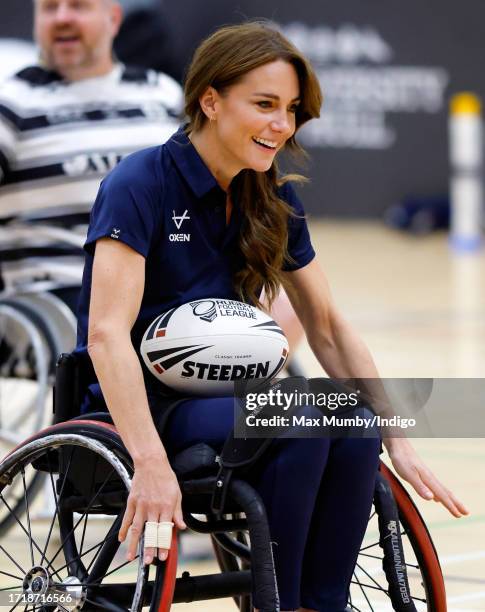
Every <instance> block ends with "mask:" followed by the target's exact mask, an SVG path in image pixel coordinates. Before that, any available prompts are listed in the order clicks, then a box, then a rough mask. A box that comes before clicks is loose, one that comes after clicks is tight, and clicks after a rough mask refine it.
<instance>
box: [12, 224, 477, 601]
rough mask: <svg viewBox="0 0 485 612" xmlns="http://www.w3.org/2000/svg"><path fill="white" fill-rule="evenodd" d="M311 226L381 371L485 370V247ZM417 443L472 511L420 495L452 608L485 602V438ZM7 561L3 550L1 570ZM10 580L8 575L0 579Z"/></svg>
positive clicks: (463, 373) (313, 371) (189, 542)
mask: <svg viewBox="0 0 485 612" xmlns="http://www.w3.org/2000/svg"><path fill="white" fill-rule="evenodd" d="M310 225H311V232H312V238H313V243H314V245H315V246H316V249H317V252H318V257H319V261H320V262H321V264H322V266H323V268H324V270H325V272H326V274H327V276H328V279H329V282H330V286H331V289H332V293H333V295H334V299H335V301H336V303H337V304H338V306H339V308H340V310H341V312H342V313H343V314H344V315H345V316H346V318H347V319H348V320H349V321H350V322H351V323H352V324H353V326H354V327H355V329H356V330H357V331H358V332H359V333H360V335H361V336H362V337H363V339H364V340H365V342H366V343H367V345H368V346H369V348H370V350H371V352H372V354H373V356H374V359H375V361H376V363H377V366H378V369H379V372H380V374H381V375H382V376H383V377H395V378H402V377H435V378H437V377H441V378H446V377H449V378H468V377H470V378H473V377H476V378H478V377H480V376H483V364H484V363H485V317H484V312H485V254H480V255H473V256H471V255H461V256H458V255H456V254H452V253H451V252H450V250H449V248H448V244H447V237H446V235H445V234H440V233H437V234H433V235H431V236H429V237H425V238H416V237H412V236H408V235H405V234H400V233H396V232H393V231H390V230H388V229H386V228H384V227H383V226H382V225H380V224H378V223H375V222H368V223H367V222H365V223H364V222H333V221H313V220H310ZM298 357H299V359H300V360H301V363H302V364H303V365H304V367H305V370H306V372H307V374H308V376H319V375H321V370H320V368H319V365H318V363H317V362H316V360H315V358H314V357H313V356H312V354H311V352H310V351H309V349H308V347H307V346H305V345H304V346H302V347H300V348H299V349H298ZM457 409H459V407H457ZM413 443H414V445H415V447H416V448H417V449H418V450H419V452H420V454H421V457H422V458H423V459H424V460H425V462H426V463H427V465H428V466H429V467H430V468H431V469H432V470H433V471H434V472H435V474H436V475H437V476H438V477H439V478H440V479H441V480H442V481H443V482H444V483H445V484H446V486H447V487H448V488H450V489H451V490H453V491H454V492H455V494H456V495H457V496H458V497H459V498H460V499H461V500H462V501H463V502H464V503H465V504H466V505H467V507H468V508H469V510H470V512H471V515H470V516H469V517H466V518H462V519H459V520H457V519H454V518H453V517H452V516H451V515H450V514H448V512H447V511H446V510H445V509H444V508H442V507H441V506H439V505H437V504H435V503H432V502H431V503H430V502H425V501H423V500H420V499H419V498H418V497H417V495H415V494H414V495H413V498H414V499H415V501H416V502H417V505H418V507H419V509H420V511H421V512H422V514H423V516H424V518H425V520H426V523H427V525H428V528H429V530H430V532H431V535H432V537H433V539H434V542H435V545H436V548H437V550H438V553H439V557H440V560H441V564H442V567H443V572H444V575H445V582H446V587H447V595H448V602H449V610H450V612H460V611H465V610H466V611H472V610H485V493H484V490H485V487H484V488H482V487H483V486H484V482H485V443H484V440H483V439H456V438H454V439H453V438H451V439H415V440H413ZM46 525H48V523H46V522H45V521H39V523H38V525H37V526H34V529H35V530H39V532H42V530H45V529H47V527H46ZM20 537H21V536H20V534H19V533H18V530H14V531H12V532H11V534H10V535H9V537H8V540H7V543H8V544H9V549H10V550H13V551H17V550H18V554H19V557H18V560H19V562H20V563H21V561H22V555H25V556H27V550H25V553H24V552H21V551H23V550H24V548H23V547H18V546H17V542H18V541H19V540H18V538H20ZM200 547H202V548H203V549H206V548H207V544H206V542H205V536H204V537H202V536H198V535H197V536H195V535H190V536H189V537H188V538H187V539H186V543H185V545H184V552H185V553H187V554H190V553H191V552H194V551H195V550H196V549H199V548H200ZM191 549H192V551H191ZM6 561H7V560H6V559H5V557H4V556H0V571H1V570H2V569H4V566H5V567H6ZM27 563H28V561H27ZM185 569H189V570H190V571H191V573H194V574H196V573H206V572H208V571H209V572H210V571H216V567H215V564H213V563H211V562H208V561H200V562H196V561H191V562H190V563H187V562H184V563H182V564H181V566H180V572H182V571H183V570H185ZM6 580H7V579H6V578H5V577H1V576H0V588H1V587H2V586H6V584H7V583H6V582H5V581H6ZM19 609H20V608H19ZM175 609H180V610H181V612H182V611H183V610H187V611H189V610H190V611H192V610H193V611H196V610H198V611H200V612H209V611H210V612H218V611H222V610H231V609H235V607H234V604H233V603H232V601H231V600H219V601H213V602H200V603H193V604H179V605H177V606H175ZM375 609H376V610H383V611H384V610H388V609H389V607H388V606H387V607H382V608H378V607H376V608H375Z"/></svg>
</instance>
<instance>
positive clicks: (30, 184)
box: [0, 64, 182, 217]
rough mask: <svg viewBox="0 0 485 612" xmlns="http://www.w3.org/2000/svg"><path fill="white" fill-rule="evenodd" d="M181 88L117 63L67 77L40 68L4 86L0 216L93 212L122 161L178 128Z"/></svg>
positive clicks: (0, 117) (28, 70)
mask: <svg viewBox="0 0 485 612" xmlns="http://www.w3.org/2000/svg"><path fill="white" fill-rule="evenodd" d="M181 108H182V90H181V88H180V86H179V85H178V83H176V82H175V81H174V80H173V79H171V78H170V77H168V76H166V75H164V74H159V73H156V72H154V71H151V70H144V69H132V68H126V67H124V66H123V65H120V64H118V65H116V66H115V67H114V68H113V70H112V71H111V72H110V73H109V74H106V75H103V76H101V77H95V78H90V79H83V80H80V81H75V82H66V81H63V80H62V78H61V77H59V76H58V75H57V74H55V73H53V72H50V71H48V70H45V69H44V68H41V67H40V66H33V67H30V68H25V69H24V70H22V71H20V72H19V73H18V74H16V75H15V76H14V77H11V78H10V79H8V80H7V81H5V82H4V83H3V84H2V86H1V87H0V217H9V216H15V215H17V214H22V213H30V212H35V211H39V210H40V209H41V210H42V211H43V212H46V213H49V212H50V211H51V212H52V213H55V210H56V209H59V207H62V208H63V209H66V208H67V209H71V210H73V211H74V210H76V211H77V210H80V211H86V210H89V209H90V207H91V205H92V203H93V202H94V199H95V196H96V193H97V190H98V187H99V183H100V181H101V179H102V178H103V176H104V175H105V174H106V173H107V172H108V171H109V170H111V169H112V168H113V167H114V166H115V165H116V164H117V163H118V162H119V160H120V159H121V158H122V157H124V156H126V155H128V154H129V153H132V152H133V151H136V150H138V149H142V148H144V147H149V146H152V145H157V144H161V143H163V142H165V141H166V140H167V139H168V138H169V137H170V136H171V134H172V133H173V132H174V131H175V130H176V129H177V126H178V123H179V121H178V117H179V114H180V111H181Z"/></svg>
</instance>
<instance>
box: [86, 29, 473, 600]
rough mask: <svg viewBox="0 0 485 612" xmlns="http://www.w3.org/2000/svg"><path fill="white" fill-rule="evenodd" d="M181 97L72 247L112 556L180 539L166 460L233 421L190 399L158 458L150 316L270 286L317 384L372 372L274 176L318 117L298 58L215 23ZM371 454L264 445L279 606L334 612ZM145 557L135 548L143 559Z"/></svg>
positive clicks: (428, 493) (393, 443) (457, 506)
mask: <svg viewBox="0 0 485 612" xmlns="http://www.w3.org/2000/svg"><path fill="white" fill-rule="evenodd" d="M185 97H186V107H185V110H186V114H187V117H188V119H189V123H188V125H187V126H185V128H183V129H181V130H179V131H178V132H177V133H176V134H175V135H174V136H173V137H172V138H171V139H170V140H169V141H168V142H167V143H166V144H165V145H163V146H160V147H154V148H151V149H146V150H144V151H141V152H139V153H135V154H133V155H131V156H130V157H128V158H126V159H125V160H124V161H122V162H121V163H120V164H119V165H118V167H117V168H116V169H115V170H113V171H112V172H111V174H110V175H109V176H108V177H107V178H106V179H105V180H104V181H103V184H102V186H101V188H100V191H99V194H98V197H97V200H96V203H95V205H94V207H93V211H92V218H91V225H90V229H89V233H88V238H87V242H86V251H87V254H88V255H87V262H86V268H85V274H84V281H83V289H82V298H81V309H80V317H79V329H80V336H79V345H78V349H79V351H80V352H81V353H82V352H83V351H84V352H85V351H86V350H87V351H88V352H89V357H90V358H91V360H92V362H93V365H94V368H95V371H96V374H97V377H98V380H99V382H100V385H101V389H102V394H103V396H104V399H105V400H106V403H107V405H108V407H109V410H110V412H111V414H112V416H113V419H114V422H115V424H116V426H117V428H118V431H119V433H120V435H121V437H122V439H123V441H124V443H125V445H126V447H127V448H128V450H129V452H130V453H131V455H132V457H133V460H134V465H135V474H134V478H133V485H132V489H131V492H130V497H129V499H128V505H127V510H126V513H125V516H124V520H123V524H122V527H121V531H120V538H121V539H124V538H125V537H126V535H127V532H128V529H129V528H130V527H131V529H132V536H131V538H130V542H129V551H128V556H129V558H133V557H134V555H135V551H136V546H137V541H138V537H139V534H140V533H141V531H142V529H143V526H144V523H145V521H147V520H148V521H155V522H157V521H170V520H173V521H174V523H175V524H176V525H177V526H178V527H179V528H184V523H183V518H182V511H181V504H180V501H181V495H180V490H179V487H178V484H177V481H176V478H175V476H174V474H173V472H172V470H171V468H170V464H169V461H168V459H167V455H168V456H170V455H171V453H173V452H177V451H179V450H182V449H183V448H185V447H188V446H190V445H191V444H193V443H195V442H198V441H205V442H208V443H210V444H212V445H213V446H214V447H216V448H220V447H221V446H222V444H223V442H224V440H225V438H226V436H227V435H228V433H229V432H230V430H231V429H232V427H233V410H232V400H231V399H230V398H217V399H207V398H193V399H190V400H187V401H185V402H183V403H182V404H180V405H179V406H178V407H177V409H176V410H175V412H174V414H173V416H172V417H171V419H170V422H169V424H168V432H167V434H166V438H165V439H166V447H167V448H166V449H165V448H164V446H163V444H162V442H161V440H160V438H159V436H158V434H157V429H156V423H154V421H155V422H156V421H157V418H158V417H159V416H160V413H161V412H162V407H163V405H164V400H163V397H162V393H161V390H160V383H159V382H158V381H157V380H156V379H155V378H154V377H152V376H151V375H150V374H149V373H147V372H146V370H145V369H144V366H143V365H142V364H141V362H140V359H139V356H138V354H137V352H136V348H138V347H139V345H140V341H141V337H142V334H143V332H144V331H145V329H146V327H147V326H148V324H149V323H150V322H151V321H152V320H153V319H154V318H155V317H156V316H157V315H158V314H160V313H161V312H163V311H164V310H168V309H169V308H172V307H174V306H178V305H180V304H183V303H185V302H188V301H190V300H193V299H201V298H205V297H213V296H217V297H221V298H229V299H243V300H246V301H249V302H252V303H256V304H257V303H258V299H259V295H260V292H261V288H264V290H265V292H266V295H267V297H268V298H269V300H270V301H271V300H272V299H274V297H275V295H276V292H277V290H278V288H279V286H280V285H281V284H285V285H286V286H289V287H290V288H292V289H293V293H294V295H296V296H298V299H297V298H294V299H293V302H294V304H293V305H294V307H295V310H296V312H297V314H298V316H299V318H300V320H301V321H302V323H303V325H304V327H305V330H306V332H307V337H308V341H309V343H310V345H311V347H312V349H313V351H314V353H315V355H316V357H317V358H318V360H319V361H320V363H321V365H322V367H323V368H324V369H325V370H326V372H327V373H328V374H329V375H330V376H333V377H335V378H376V377H377V376H378V374H377V371H376V368H375V366H374V363H373V361H372V358H371V356H370V354H369V352H368V350H367V348H366V347H365V346H364V344H363V342H362V341H361V340H360V339H359V338H358V336H357V335H356V334H355V332H354V331H353V330H352V329H351V327H350V326H349V325H348V323H347V322H346V321H344V320H343V318H342V317H341V316H340V314H339V313H338V312H337V310H336V307H335V305H334V303H333V301H332V299H331V296H330V292H329V289H328V285H327V282H326V280H325V277H324V274H323V272H322V271H321V269H320V267H319V265H318V263H317V261H316V259H315V253H314V250H313V248H312V245H311V242H310V238H309V234H308V229H307V225H306V222H305V219H304V211H303V207H302V205H301V203H300V202H299V200H298V198H297V196H296V194H295V191H294V189H293V187H292V186H291V183H290V182H289V181H288V180H287V181H286V182H285V181H281V180H280V179H278V175H277V171H276V167H275V157H276V155H277V153H278V152H279V151H280V150H281V149H283V148H286V149H293V150H296V149H297V148H298V147H297V144H296V141H295V139H294V136H295V133H296V131H297V130H298V128H300V127H301V125H303V124H304V123H305V122H306V121H308V120H309V119H311V118H314V117H317V116H318V115H319V111H320V104H321V92H320V88H319V85H318V81H317V79H316V77H315V74H314V73H313V71H312V68H311V66H310V64H309V62H308V61H307V60H306V59H305V58H304V57H303V56H302V55H301V53H299V51H298V50H297V49H296V48H295V47H293V45H291V44H290V43H289V42H288V41H287V40H286V39H285V38H284V37H283V36H282V35H281V34H280V33H278V32H277V31H275V30H272V29H270V28H268V27H267V26H265V25H262V24H254V23H253V24H244V25H241V26H233V27H228V28H223V29H221V30H219V31H218V32H216V33H215V34H214V35H212V36H211V37H210V38H209V39H207V40H206V41H205V42H204V43H202V45H201V46H200V47H199V49H198V50H197V52H196V54H195V56H194V59H193V62H192V65H191V67H190V69H189V71H188V76H187V81H186V86H185ZM88 315H89V316H88ZM135 347H136V348H135ZM95 394H96V393H95V391H93V389H91V395H90V397H91V398H92V397H93V396H94V395H95ZM88 401H89V400H88ZM384 442H385V444H386V446H387V450H388V452H389V455H390V457H391V459H392V461H393V464H394V466H395V468H396V470H397V471H398V472H399V474H400V475H401V476H402V477H404V478H406V479H407V480H408V481H409V482H411V484H412V485H413V486H414V487H415V488H416V490H417V491H418V493H419V494H420V495H422V496H423V497H425V498H427V499H431V498H434V499H435V500H437V501H441V502H442V503H443V504H444V505H445V506H446V507H447V508H448V509H449V511H450V512H451V513H452V514H453V515H454V516H460V515H461V514H464V513H466V509H465V508H464V507H463V505H462V504H461V503H460V502H459V501H458V500H457V499H456V498H455V497H454V496H453V494H451V493H450V492H449V491H448V490H446V489H445V488H444V487H443V486H442V485H441V484H440V483H439V481H438V480H437V479H436V478H435V477H434V476H433V474H432V473H431V472H430V471H429V470H428V469H427V468H426V467H425V466H424V465H423V464H422V462H421V461H420V459H419V458H418V457H417V455H416V453H415V452H414V450H413V448H412V447H411V446H410V444H409V443H408V442H407V441H406V440H404V439H388V440H385V441H384ZM379 446H380V443H379V440H378V439H376V438H370V439H335V440H328V439H306V440H302V439H279V440H276V441H274V442H273V445H272V449H270V452H269V453H268V456H267V460H266V462H265V463H264V465H263V466H262V467H261V465H260V467H259V468H258V473H256V474H253V475H252V482H253V484H254V486H255V487H256V488H257V489H258V491H259V493H260V494H261V496H262V498H263V500H264V502H265V505H266V508H267V513H268V520H269V524H270V529H271V537H272V540H273V541H274V542H275V543H276V545H275V547H274V556H275V567H276V574H277V580H278V586H279V591H280V599H281V608H282V610H296V609H300V610H306V611H308V610H317V611H319V612H322V611H325V612H328V611H330V612H341V611H343V610H345V608H346V602H347V594H348V589H349V584H350V579H351V576H352V571H353V569H354V565H355V561H356V558H357V554H358V550H359V546H360V544H361V541H362V538H363V535H364V531H365V527H366V524H367V518H368V515H369V509H370V507H371V500H372V492H373V486H374V480H375V473H376V469H377V465H378V457H379ZM156 552H157V551H155V550H147V551H146V562H150V561H151V560H152V558H153V555H154V554H156ZM158 554H159V557H160V558H162V559H163V558H165V557H166V551H165V550H161V549H160V550H159V551H158ZM255 605H256V606H257V601H255Z"/></svg>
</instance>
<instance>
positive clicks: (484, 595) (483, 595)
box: [448, 591, 485, 603]
mask: <svg viewBox="0 0 485 612" xmlns="http://www.w3.org/2000/svg"><path fill="white" fill-rule="evenodd" d="M476 599H485V591H477V592H476V593H466V594H465V595H454V596H453V597H448V603H461V602H464V601H474V600H476Z"/></svg>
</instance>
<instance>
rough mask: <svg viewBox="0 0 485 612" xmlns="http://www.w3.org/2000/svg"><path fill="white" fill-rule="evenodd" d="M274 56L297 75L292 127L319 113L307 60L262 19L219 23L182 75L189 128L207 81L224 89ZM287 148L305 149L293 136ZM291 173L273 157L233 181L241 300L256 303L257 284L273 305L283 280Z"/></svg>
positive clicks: (196, 121)
mask: <svg viewBox="0 0 485 612" xmlns="http://www.w3.org/2000/svg"><path fill="white" fill-rule="evenodd" d="M277 60H283V61H286V62H288V63H290V64H292V65H293V66H294V68H295V70H296V73H297V75H298V81H299V86H300V100H301V101H300V104H299V105H298V107H297V110H296V130H298V129H299V128H300V127H301V126H302V125H303V124H304V123H305V122H307V121H308V120H310V119H313V118H314V117H318V116H319V115H320V106H321V104H322V92H321V90H320V85H319V83H318V79H317V77H316V75H315V73H314V71H313V69H312V67H311V65H310V62H309V61H308V60H307V59H306V58H305V56H304V55H303V54H302V53H300V51H298V49H297V48H296V47H295V46H294V45H293V44H292V43H291V42H290V41H288V40H287V39H286V38H285V37H284V36H283V35H282V34H281V33H280V32H278V31H277V30H275V29H274V28H272V27H270V26H269V25H267V24H265V23H264V22H249V23H243V24H240V25H234V26H226V27H223V28H220V29H219V30H217V31H216V32H215V33H214V34H212V35H211V36H209V38H207V39H206V40H204V41H203V42H202V43H201V44H200V46H199V47H198V48H197V50H196V51H195V54H194V57H193V59H192V63H191V64H190V67H189V69H188V71H187V77H186V80H185V114H186V116H187V117H188V119H189V123H188V126H187V131H188V132H197V131H199V130H200V129H201V128H202V126H203V125H204V124H205V122H206V121H207V120H208V119H207V117H206V116H205V114H204V113H203V111H202V109H201V107H200V103H199V99H200V97H201V96H202V95H203V94H204V92H205V91H206V90H207V88H208V87H209V86H212V87H213V88H214V89H216V90H217V91H218V92H219V93H223V92H224V90H225V89H227V88H228V87H230V86H231V85H234V84H236V83H237V82H238V81H239V80H241V79H242V78H243V77H244V75H245V74H247V73H248V72H249V71H251V70H254V69H255V68H258V67H260V66H263V65H264V64H268V63H270V62H274V61H277ZM296 130H295V132H296ZM285 148H286V149H289V150H290V151H291V152H294V153H297V152H300V153H301V152H303V150H302V149H301V148H300V146H299V145H298V143H297V142H296V140H295V138H294V135H293V136H292V137H291V138H289V139H288V140H287V142H286V144H285ZM291 178H293V179H294V178H297V179H298V178H300V179H302V178H303V177H295V175H291V176H286V177H279V176H278V169H277V166H276V162H273V164H272V166H271V168H270V169H269V170H268V171H266V172H256V171H254V170H248V169H246V170H243V171H241V172H240V173H239V174H238V175H237V177H236V178H235V179H234V180H233V181H232V183H231V192H232V193H234V192H237V197H238V199H239V203H240V206H241V208H242V211H243V213H244V216H245V221H244V223H243V226H242V229H241V237H240V248H241V251H242V254H243V256H244V258H245V262H246V265H245V267H244V269H243V270H241V271H240V272H238V273H237V274H236V276H235V278H234V283H235V288H236V290H237V292H238V294H239V296H240V297H241V299H242V300H244V301H246V300H249V301H250V302H252V303H254V304H257V305H259V306H261V303H260V301H259V292H260V290H261V287H264V290H265V293H266V299H267V300H268V304H269V305H271V303H272V302H273V300H274V298H275V297H276V295H277V293H278V290H279V286H280V285H281V284H284V281H283V274H282V267H283V265H284V263H285V262H286V261H290V258H289V255H288V229H287V228H288V218H289V216H291V215H293V214H294V213H293V209H292V208H291V207H290V206H289V205H288V204H287V203H286V202H285V201H284V200H282V199H281V198H280V197H279V196H278V192H277V189H278V187H279V186H281V185H282V184H283V183H284V182H286V181H287V180H290V179H291ZM234 195H236V194H235V193H234Z"/></svg>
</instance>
